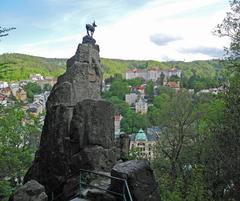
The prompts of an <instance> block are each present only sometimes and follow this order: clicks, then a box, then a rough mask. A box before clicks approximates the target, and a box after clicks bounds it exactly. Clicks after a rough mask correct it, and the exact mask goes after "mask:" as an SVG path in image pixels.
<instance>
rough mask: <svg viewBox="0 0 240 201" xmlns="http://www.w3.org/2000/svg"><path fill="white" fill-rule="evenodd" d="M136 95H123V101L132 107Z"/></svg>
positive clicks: (133, 93)
mask: <svg viewBox="0 0 240 201" xmlns="http://www.w3.org/2000/svg"><path fill="white" fill-rule="evenodd" d="M137 98H138V95H137V94H136V93H135V92H132V93H130V94H126V95H125V101H126V102H127V103H128V104H129V105H130V106H134V105H135V103H136V101H137Z"/></svg>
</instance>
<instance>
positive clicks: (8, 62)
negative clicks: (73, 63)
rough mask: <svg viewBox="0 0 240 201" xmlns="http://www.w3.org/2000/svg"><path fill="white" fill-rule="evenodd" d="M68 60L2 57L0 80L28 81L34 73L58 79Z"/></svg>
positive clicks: (15, 55)
mask: <svg viewBox="0 0 240 201" xmlns="http://www.w3.org/2000/svg"><path fill="white" fill-rule="evenodd" d="M65 63H66V59H48V58H43V57H36V56H30V55H24V54H3V55H0V79H3V80H7V81H11V80H21V79H27V78H28V77H29V75H30V74H32V73H40V74H42V75H44V76H54V77H57V76H59V75H60V74H62V73H63V72H64V68H65Z"/></svg>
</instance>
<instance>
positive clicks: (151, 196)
mask: <svg viewBox="0 0 240 201" xmlns="http://www.w3.org/2000/svg"><path fill="white" fill-rule="evenodd" d="M111 175H112V176H114V177H119V178H122V179H126V180H127V182H128V186H129V189H130V192H131V195H132V198H133V200H136V201H149V200H151V201H160V200H161V199H160V193H159V190H158V184H157V182H156V181H155V179H154V175H153V171H152V169H151V168H150V165H149V162H148V161H146V160H132V161H127V162H124V163H119V164H117V165H115V166H114V167H113V169H112V171H111ZM111 189H114V190H115V191H117V192H119V193H121V192H122V191H123V190H122V189H123V184H122V182H120V181H118V180H112V182H111Z"/></svg>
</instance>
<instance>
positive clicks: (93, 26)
mask: <svg viewBox="0 0 240 201" xmlns="http://www.w3.org/2000/svg"><path fill="white" fill-rule="evenodd" d="M95 27H97V25H96V24H95V21H93V23H92V24H86V29H87V34H88V35H89V36H90V34H89V31H90V33H91V37H93V33H94V31H95Z"/></svg>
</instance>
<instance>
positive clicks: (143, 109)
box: [135, 96, 148, 114]
mask: <svg viewBox="0 0 240 201" xmlns="http://www.w3.org/2000/svg"><path fill="white" fill-rule="evenodd" d="M147 111H148V104H147V102H146V100H145V99H144V98H143V96H141V97H140V98H139V100H138V101H137V102H136V103H135V112H136V113H138V112H139V113H141V114H145V113H147Z"/></svg>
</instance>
